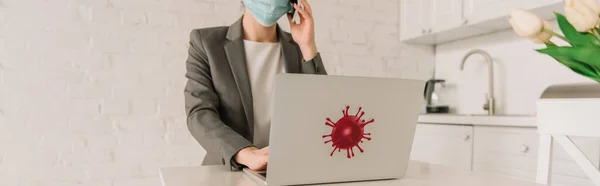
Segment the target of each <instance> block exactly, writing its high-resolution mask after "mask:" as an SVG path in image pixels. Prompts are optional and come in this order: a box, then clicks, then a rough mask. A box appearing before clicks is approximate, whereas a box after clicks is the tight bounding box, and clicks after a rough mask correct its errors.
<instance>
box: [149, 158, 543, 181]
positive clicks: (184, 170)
mask: <svg viewBox="0 0 600 186" xmlns="http://www.w3.org/2000/svg"><path fill="white" fill-rule="evenodd" d="M160 176H161V179H162V182H163V186H204V185H206V186H213V185H214V186H217V185H218V186H255V185H256V184H255V183H254V182H253V181H251V180H250V179H248V178H247V177H246V176H244V173H243V172H229V171H227V170H225V168H224V167H222V166H202V167H165V168H161V169H160ZM326 185H327V186H333V185H335V186H338V185H342V186H347V185H348V186H354V185H356V186H358V185H361V186H375V185H377V186H540V185H538V184H535V183H531V182H524V181H517V180H511V179H506V178H501V177H496V176H492V175H488V174H484V173H476V172H468V171H457V170H453V169H450V168H446V167H442V166H439V165H430V164H426V163H420V162H411V163H410V165H409V167H408V171H407V173H406V176H405V178H402V179H397V180H383V181H371V182H352V183H341V184H326Z"/></svg>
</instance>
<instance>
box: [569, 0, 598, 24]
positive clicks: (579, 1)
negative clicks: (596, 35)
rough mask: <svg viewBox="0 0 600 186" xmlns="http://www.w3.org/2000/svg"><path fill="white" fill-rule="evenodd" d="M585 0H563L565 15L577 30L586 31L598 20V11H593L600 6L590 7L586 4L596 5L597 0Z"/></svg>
mask: <svg viewBox="0 0 600 186" xmlns="http://www.w3.org/2000/svg"><path fill="white" fill-rule="evenodd" d="M585 1H587V0H565V16H567V20H569V23H571V25H573V27H575V29H576V30H577V31H579V32H588V31H589V30H590V29H592V28H594V27H595V26H596V25H598V23H599V22H600V17H599V16H598V15H599V13H600V11H595V10H596V9H600V7H597V6H595V7H594V8H592V7H590V6H588V5H587V4H592V5H598V3H597V2H591V1H596V0H590V2H588V3H585Z"/></svg>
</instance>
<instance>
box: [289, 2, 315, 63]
mask: <svg viewBox="0 0 600 186" xmlns="http://www.w3.org/2000/svg"><path fill="white" fill-rule="evenodd" d="M300 2H301V3H302V5H304V9H302V8H301V7H300V6H298V4H294V8H295V9H296V11H297V12H298V13H299V14H300V24H296V23H294V22H293V21H292V15H291V14H288V15H287V16H288V20H289V21H290V29H291V30H292V37H293V38H294V41H296V43H298V46H300V51H301V52H302V56H303V57H304V60H305V61H310V60H312V59H313V58H314V57H315V56H317V45H316V44H315V24H314V19H313V16H312V8H311V7H310V4H308V1H306V0H300Z"/></svg>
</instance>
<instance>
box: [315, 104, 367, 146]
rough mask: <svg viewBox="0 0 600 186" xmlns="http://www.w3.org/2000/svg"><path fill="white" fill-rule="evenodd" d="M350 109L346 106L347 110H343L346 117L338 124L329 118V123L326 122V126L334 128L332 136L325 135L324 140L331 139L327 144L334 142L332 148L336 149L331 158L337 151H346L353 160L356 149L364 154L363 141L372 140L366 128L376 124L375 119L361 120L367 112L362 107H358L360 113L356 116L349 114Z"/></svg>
mask: <svg viewBox="0 0 600 186" xmlns="http://www.w3.org/2000/svg"><path fill="white" fill-rule="evenodd" d="M348 109H350V106H346V110H342V113H343V114H344V116H342V118H340V119H339V120H338V121H337V122H335V123H334V122H333V121H331V119H329V118H327V121H326V122H325V125H327V126H330V127H331V128H332V129H331V134H327V135H323V138H327V137H330V138H331V139H329V140H327V141H325V144H327V143H329V142H332V144H331V146H332V147H334V148H333V151H331V154H329V156H333V153H334V152H335V150H337V151H338V152H340V151H341V150H346V154H348V155H347V157H348V158H352V157H354V150H353V148H354V147H358V150H360V152H361V153H362V152H364V150H363V149H362V148H360V145H359V143H362V142H363V139H367V140H369V141H370V140H371V138H370V136H371V133H365V126H366V125H368V124H370V123H373V122H375V119H371V120H369V121H367V122H365V120H364V119H361V118H362V116H363V115H364V114H365V112H364V111H362V107H358V112H356V114H355V115H350V114H348ZM359 114H360V115H359Z"/></svg>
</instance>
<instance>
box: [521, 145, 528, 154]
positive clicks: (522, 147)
mask: <svg viewBox="0 0 600 186" xmlns="http://www.w3.org/2000/svg"><path fill="white" fill-rule="evenodd" d="M521 152H522V153H527V152H529V147H528V146H527V145H521Z"/></svg>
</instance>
